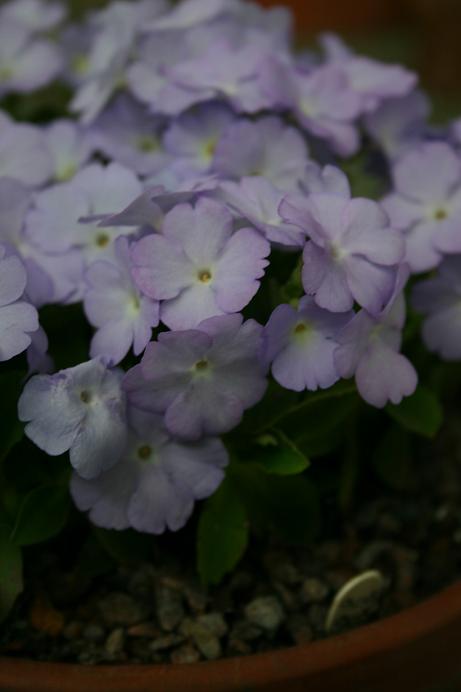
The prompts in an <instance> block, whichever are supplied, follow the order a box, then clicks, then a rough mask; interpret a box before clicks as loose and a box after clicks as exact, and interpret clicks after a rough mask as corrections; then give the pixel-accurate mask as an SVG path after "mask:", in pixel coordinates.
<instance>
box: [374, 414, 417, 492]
mask: <svg viewBox="0 0 461 692" xmlns="http://www.w3.org/2000/svg"><path fill="white" fill-rule="evenodd" d="M411 462H412V450H411V443H410V436H409V435H408V433H407V432H406V431H405V430H403V429H402V428H400V427H399V426H397V425H394V426H392V428H391V429H390V430H388V431H387V432H386V434H385V435H384V436H383V437H382V438H381V440H380V442H379V444H378V446H377V447H376V449H375V451H374V454H373V456H372V463H373V467H374V469H375V471H376V474H377V476H378V477H379V478H380V479H381V480H382V481H383V482H384V483H386V485H388V486H390V487H391V488H393V489H394V490H404V489H405V488H408V486H409V485H410V483H411V481H412V479H413V476H414V474H413V469H412V463H411Z"/></svg>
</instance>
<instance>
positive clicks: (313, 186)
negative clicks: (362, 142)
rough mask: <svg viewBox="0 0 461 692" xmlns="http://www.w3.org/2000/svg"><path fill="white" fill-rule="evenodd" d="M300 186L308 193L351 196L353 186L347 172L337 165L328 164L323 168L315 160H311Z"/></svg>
mask: <svg viewBox="0 0 461 692" xmlns="http://www.w3.org/2000/svg"><path fill="white" fill-rule="evenodd" d="M300 187H301V189H302V190H304V192H305V193H307V194H314V193H315V194H317V193H322V194H327V195H338V197H343V198H344V199H350V198H351V186H350V185H349V180H348V179H347V176H346V174H345V173H343V171H342V170H341V169H340V168H336V166H331V165H327V166H324V167H323V168H322V167H321V166H319V164H318V163H316V162H315V161H310V162H309V164H308V165H307V166H306V169H305V172H304V176H303V179H302V180H301V181H300Z"/></svg>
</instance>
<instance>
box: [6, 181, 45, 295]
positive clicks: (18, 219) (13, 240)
mask: <svg viewBox="0 0 461 692" xmlns="http://www.w3.org/2000/svg"><path fill="white" fill-rule="evenodd" d="M31 198H32V191H31V189H30V188H28V187H26V186H25V185H23V184H22V183H21V182H19V180H15V179H14V178H0V243H2V244H3V246H5V247H6V249H7V250H8V253H9V254H12V253H14V254H16V255H18V256H19V257H20V259H21V260H22V262H23V264H24V266H25V268H26V275H27V283H26V287H25V289H24V290H25V292H26V294H27V297H28V299H29V300H30V301H31V302H32V303H33V304H34V305H35V306H37V307H39V306H41V305H43V304H45V303H48V302H51V300H52V298H53V293H54V291H53V282H52V280H51V277H49V276H48V274H47V273H46V271H45V270H43V268H41V267H40V264H39V263H38V262H37V259H38V260H39V259H40V256H41V255H42V254H43V253H40V251H39V250H38V249H37V248H35V247H34V246H33V244H32V243H31V242H30V241H29V240H28V239H27V237H26V236H25V234H24V222H25V217H26V214H27V210H28V209H29V205H30V203H31Z"/></svg>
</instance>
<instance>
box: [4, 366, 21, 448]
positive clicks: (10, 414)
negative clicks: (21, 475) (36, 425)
mask: <svg viewBox="0 0 461 692" xmlns="http://www.w3.org/2000/svg"><path fill="white" fill-rule="evenodd" d="M23 382H24V373H23V372H18V371H13V372H3V373H2V374H1V375H0V392H1V396H0V461H2V460H3V459H5V458H6V457H7V455H8V453H9V451H10V450H11V449H12V447H13V446H14V445H15V444H16V443H17V442H19V440H20V439H21V437H22V431H23V426H22V424H21V423H20V422H19V420H18V411H17V408H18V399H19V396H20V394H21V391H22V386H23Z"/></svg>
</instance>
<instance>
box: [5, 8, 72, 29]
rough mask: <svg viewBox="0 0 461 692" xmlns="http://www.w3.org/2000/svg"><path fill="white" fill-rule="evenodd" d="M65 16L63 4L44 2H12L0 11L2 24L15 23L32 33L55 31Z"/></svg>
mask: <svg viewBox="0 0 461 692" xmlns="http://www.w3.org/2000/svg"><path fill="white" fill-rule="evenodd" d="M65 16H66V7H65V5H64V4H63V3H61V2H44V0H10V2H7V3H6V4H5V5H4V6H3V7H2V8H1V9H0V23H2V22H4V21H7V20H10V21H15V22H18V23H19V24H22V25H23V26H24V27H25V28H26V29H28V30H29V31H30V32H35V31H49V30H50V29H54V28H55V27H56V26H57V25H58V24H60V23H61V22H62V21H63V19H64V18H65Z"/></svg>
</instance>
